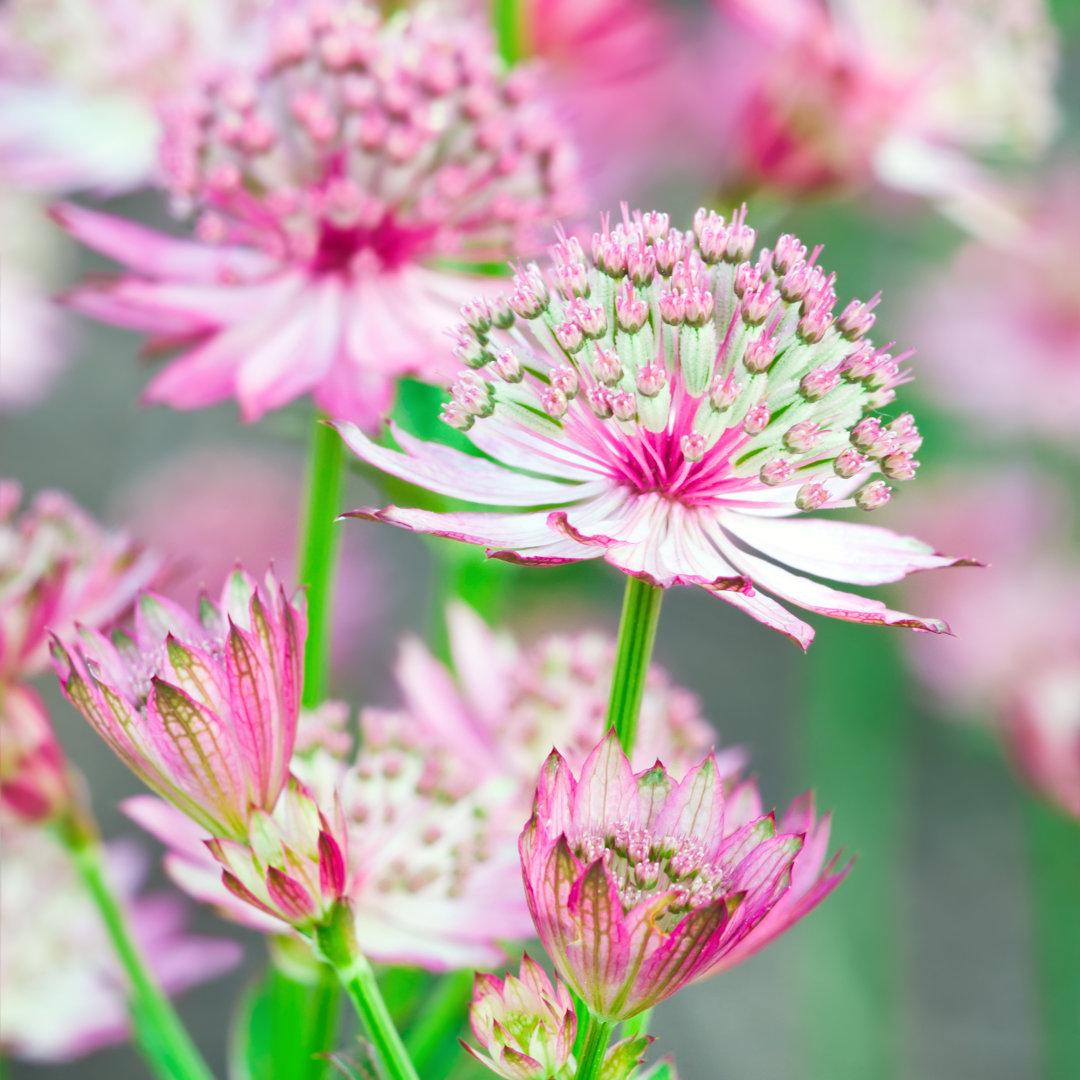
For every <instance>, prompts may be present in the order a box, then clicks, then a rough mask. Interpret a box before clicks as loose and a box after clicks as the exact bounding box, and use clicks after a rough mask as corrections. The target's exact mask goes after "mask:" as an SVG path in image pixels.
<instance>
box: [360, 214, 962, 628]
mask: <svg viewBox="0 0 1080 1080" xmlns="http://www.w3.org/2000/svg"><path fill="white" fill-rule="evenodd" d="M755 239H756V233H755V232H754V230H753V229H751V228H749V227H748V226H747V225H745V223H744V221H743V215H742V214H740V215H738V216H737V217H736V218H735V219H734V220H733V221H732V222H731V223H725V222H724V220H723V219H722V218H720V217H719V216H717V215H716V214H710V213H708V212H706V211H705V210H701V211H699V212H698V213H697V214H696V215H695V217H694V227H693V230H692V231H690V230H688V231H686V232H681V231H679V230H677V229H672V228H670V226H669V221H668V217H667V215H666V214H658V213H647V214H644V215H641V214H636V215H634V216H633V217H631V216H630V215H629V213H624V221H623V222H622V223H621V224H618V225H616V226H615V227H614V228H608V227H606V226H605V228H604V229H603V231H602V232H599V233H597V234H595V235H594V237H593V242H592V256H591V258H590V257H587V256H586V255H585V253H584V252H583V251H582V248H581V245H580V244H578V243H577V241H576V240H574V239H563V240H562V241H561V242H560V243H559V244H558V245H556V247H555V248H554V249H553V254H554V266H553V267H552V268H550V269H549V270H548V271H547V272H546V273H542V272H541V270H540V269H539V268H538V267H537V266H536V265H535V264H530V265H529V266H528V267H524V268H522V269H521V270H520V271H519V273H518V274H517V276H516V277H515V279H514V289H513V291H512V292H511V293H510V295H509V297H508V298H507V299H506V300H503V301H500V302H498V303H496V304H494V305H492V306H491V307H488V306H487V305H484V304H481V303H477V304H476V305H474V306H473V307H471V308H470V309H468V310H467V311H466V317H467V323H466V324H463V325H462V326H461V327H460V329H459V331H458V339H459V340H458V346H457V349H456V352H457V355H458V357H459V358H460V359H461V360H462V361H463V362H464V363H465V364H466V365H468V367H469V369H470V370H466V371H463V372H462V373H461V375H460V376H459V378H458V381H457V382H456V383H455V385H454V389H453V398H452V400H451V401H450V403H449V404H448V405H447V406H446V409H445V411H444V414H443V418H444V419H445V420H446V421H447V422H448V423H450V424H451V425H452V426H454V427H456V428H459V429H460V430H462V431H464V432H467V433H468V438H469V439H470V440H471V441H472V443H473V444H474V445H475V446H476V447H477V448H478V449H479V450H481V451H483V452H484V453H485V454H486V455H488V458H490V459H493V460H488V459H487V458H480V457H476V456H470V455H466V454H464V453H462V452H460V451H457V450H453V449H451V448H449V447H447V446H445V445H441V444H437V443H425V442H420V441H419V440H417V439H414V438H412V437H411V436H409V435H407V434H406V433H404V432H402V431H398V430H397V429H395V435H396V438H397V439H398V442H399V443H400V444H401V446H402V448H403V450H404V453H398V452H395V451H393V450H389V449H386V448H384V447H381V446H378V445H376V444H375V443H374V442H372V441H371V440H370V439H368V438H367V437H366V436H365V435H364V433H363V432H361V431H360V430H359V429H358V428H357V427H356V426H355V425H350V424H342V425H340V427H339V430H341V432H342V435H343V437H344V438H345V440H346V442H347V443H348V445H349V446H350V447H351V448H352V449H353V450H354V451H355V452H356V453H357V454H358V455H359V456H360V457H361V458H363V459H364V460H365V461H367V462H368V463H369V464H371V465H374V466H376V467H377V468H380V469H383V470H384V471H386V472H388V473H390V474H392V475H394V476H397V477H399V478H400V479H403V480H407V481H408V482H410V483H413V484H417V485H419V486H421V487H425V488H428V489H430V490H433V491H436V492H439V493H440V494H442V495H448V496H450V497H452V498H458V499H463V500H466V501H469V502H473V503H479V504H484V505H489V506H490V505H495V506H501V507H507V508H510V509H509V511H508V512H505V511H500V512H488V511H484V512H468V513H466V512H462V513H457V512H455V513H433V512H430V511H426V510H413V509H401V508H398V507H393V506H392V507H389V508H387V509H384V510H372V509H362V510H358V511H356V512H355V515H356V516H359V517H369V518H373V519H375V520H378V521H386V522H389V523H391V524H394V525H398V526H401V527H403V528H407V529H414V530H417V531H420V532H430V533H435V534H438V535H444V536H449V537H451V538H453V539H456V540H461V541H464V542H466V543H473V544H480V545H483V546H484V547H486V548H487V549H488V553H489V554H490V555H492V556H495V557H498V558H503V559H507V560H510V561H515V562H522V563H537V564H552V563H564V562H572V561H576V560H579V559H595V558H604V559H606V560H607V561H608V562H610V563H612V564H613V565H615V566H616V567H618V568H619V569H621V570H623V571H625V572H626V573H629V574H633V575H635V576H637V577H641V578H643V579H645V580H647V581H649V582H651V583H653V584H656V585H661V586H664V587H667V586H671V585H680V584H681V585H690V584H694V585H702V586H704V587H705V588H707V589H708V590H709V591H710V592H712V593H713V594H714V595H715V596H718V597H720V598H721V599H722V600H725V601H726V602H728V603H730V604H732V605H734V606H735V607H738V608H740V609H742V610H743V611H746V612H748V613H749V614H750V615H752V616H753V617H754V618H755V619H758V620H759V621H761V622H763V623H765V624H766V625H769V626H772V627H774V628H775V629H778V630H780V631H781V632H783V633H785V634H787V635H788V636H789V637H791V638H792V639H793V640H795V641H797V642H798V643H799V644H800V645H801V646H802V647H803V648H805V647H806V646H807V645H808V644H809V643H810V641H811V640H812V638H813V630H812V629H811V627H810V626H808V625H807V624H806V623H805V622H803V621H802V620H801V619H797V618H795V617H794V616H793V615H792V614H791V613H790V612H789V611H788V610H787V609H786V608H784V607H782V606H781V605H780V604H778V603H776V602H775V601H774V600H772V599H770V598H768V597H766V596H765V595H764V594H763V593H762V592H761V591H759V590H760V589H764V590H767V591H769V592H772V593H774V594H775V595H777V596H778V597H780V598H781V599H782V600H787V601H789V602H791V603H793V604H796V605H798V606H800V607H804V608H808V609H810V610H812V611H816V612H819V613H821V614H825V615H830V616H833V617H837V618H842V619H849V620H852V621H856V622H865V623H884V624H887V625H898V626H909V627H913V628H915V629H919V630H929V631H933V632H935V633H942V632H945V631H946V630H947V627H946V626H945V624H944V623H943V622H941V621H940V620H938V619H923V618H920V617H917V616H913V615H908V614H906V613H904V612H899V611H891V610H889V609H888V608H887V607H886V606H885V605H884V604H882V603H881V602H880V601H878V600H869V599H866V598H864V597H861V596H857V595H854V594H852V593H846V592H839V591H837V590H835V589H831V588H828V587H827V586H824V585H820V584H818V583H817V582H815V581H812V580H810V579H809V578H807V577H803V576H801V575H800V574H799V573H791V572H790V571H789V570H787V569H784V566H783V565H778V564H786V565H787V566H789V567H791V568H792V569H794V570H795V571H801V572H803V573H807V574H814V575H817V576H821V577H829V578H833V579H834V580H838V581H843V582H849V583H851V584H861V585H876V584H882V583H885V582H891V581H898V580H899V579H901V578H902V577H904V576H905V575H907V574H910V573H911V572H913V571H915V570H925V569H930V568H933V567H942V566H951V565H955V564H956V563H958V562H961V561H963V560H957V559H952V558H949V557H945V556H941V555H936V554H935V553H934V552H933V550H932V549H931V548H930V547H928V546H927V545H925V544H923V543H921V542H920V541H918V540H916V539H914V538H912V537H904V536H898V535H896V534H895V533H892V532H889V531H887V530H885V529H879V528H875V527H873V526H866V525H853V524H848V523H845V522H829V521H821V520H790V518H791V517H792V516H793V515H799V514H800V513H801V512H803V511H810V510H818V509H822V508H829V509H838V508H842V507H849V506H853V505H854V506H859V507H861V508H862V509H864V510H870V509H875V508H876V507H879V506H881V505H884V503H886V502H887V501H888V499H889V492H890V489H889V487H888V486H887V484H886V479H887V480H895V481H900V480H906V479H910V478H911V477H912V476H913V475H914V473H915V470H916V468H917V466H918V462H917V461H916V460H915V457H914V455H915V453H916V452H917V450H918V448H919V446H920V445H921V442H922V439H921V437H920V436H919V433H918V431H917V429H916V427H915V423H914V420H913V418H912V417H911V415H910V414H908V413H904V414H902V415H900V416H898V417H897V418H896V419H894V420H892V421H891V422H889V423H883V422H882V421H881V420H880V419H879V418H878V417H877V416H874V415H873V411H874V410H876V409H880V408H882V407H884V406H887V405H889V404H890V403H891V402H892V401H893V399H894V398H895V387H897V386H898V385H900V384H901V383H903V382H906V381H908V379H909V377H910V376H909V373H908V372H907V370H906V369H905V368H904V367H903V361H904V360H905V359H906V358H907V356H908V355H909V354H908V353H904V354H901V355H900V356H898V357H893V356H892V355H891V354H890V353H889V352H887V351H886V349H876V348H875V347H874V346H873V344H872V343H871V342H870V341H869V339H868V338H867V337H866V334H867V332H868V331H869V329H870V328H871V326H872V325H873V322H874V315H873V313H872V308H873V307H874V306H875V305H876V302H877V301H876V298H874V299H873V300H871V301H869V302H868V303H861V302H859V301H854V300H853V301H852V302H851V303H850V304H848V305H847V306H846V307H845V308H844V310H843V311H842V312H841V313H840V314H839V315H836V314H834V310H833V309H834V306H835V303H836V294H835V292H834V290H833V275H826V274H825V272H824V271H823V270H822V269H821V267H820V266H818V265H817V256H818V250H815V251H813V252H812V253H808V252H807V250H806V248H805V247H804V246H803V245H802V244H801V243H800V242H799V241H798V240H797V239H796V238H795V237H793V236H790V235H785V236H781V237H780V239H779V240H778V241H777V244H776V249H775V251H770V250H769V249H764V250H762V252H761V253H760V256H759V258H758V261H757V263H756V264H753V263H750V262H748V261H746V260H747V259H748V258H749V256H750V254H751V252H752V250H753V247H754V242H755ZM502 327H507V328H508V331H509V332H504V331H503V330H502V329H501V328H502ZM522 470H527V472H525V471H522ZM538 508H540V509H538ZM754 551H756V552H757V554H754V553H753V552H754Z"/></svg>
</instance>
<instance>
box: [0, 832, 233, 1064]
mask: <svg viewBox="0 0 1080 1080" xmlns="http://www.w3.org/2000/svg"><path fill="white" fill-rule="evenodd" d="M108 862H109V866H108V869H109V877H110V879H111V881H112V884H113V886H114V888H115V889H116V891H117V893H118V894H119V895H120V897H121V900H122V902H123V904H124V906H125V908H126V909H127V912H128V916H129V919H130V923H129V925H130V926H131V928H132V930H133V931H134V934H135V937H136V939H137V940H138V942H139V944H140V945H141V946H142V949H143V952H144V953H145V955H146V956H147V957H148V958H149V960H150V963H151V966H152V967H153V968H154V970H155V973H156V974H157V976H158V978H159V979H160V980H161V981H162V983H163V985H164V986H165V987H166V988H167V989H168V990H169V991H170V992H174V993H175V992H179V991H181V990H184V989H186V988H187V987H190V986H193V985H195V984H197V983H200V982H203V981H205V980H207V979H211V978H214V977H215V976H216V975H219V974H221V973H222V972H223V971H227V970H228V969H229V968H232V967H235V965H236V964H237V963H238V961H239V959H240V948H239V946H238V945H236V944H235V943H233V942H231V941H224V940H215V939H210V938H203V937H194V936H191V935H189V934H188V933H186V932H185V929H184V924H185V921H186V920H185V913H184V909H183V907H182V905H181V903H180V901H179V899H178V898H177V897H174V896H169V895H166V894H162V893H157V894H151V895H145V896H139V895H138V888H139V885H140V883H141V881H142V878H143V876H144V875H143V860H142V858H141V857H140V855H139V853H138V852H137V851H136V850H134V849H133V848H131V847H128V846H126V845H123V844H112V845H110V847H109V852H108ZM0 874H2V876H3V882H4V887H3V889H2V890H0V926H2V929H3V939H4V948H3V949H2V950H0V997H2V999H3V1002H4V1007H3V1009H2V1010H0V1047H3V1050H4V1053H5V1054H10V1055H11V1056H12V1057H15V1058H21V1059H24V1060H28V1061H35V1062H62V1061H70V1060H71V1059H73V1058H77V1057H80V1056H82V1055H83V1054H88V1053H90V1052H91V1051H92V1050H96V1049H97V1048H99V1047H101V1046H104V1045H107V1044H108V1043H111V1042H118V1041H121V1040H123V1039H126V1038H127V1037H128V1013H127V1003H126V1000H125V999H126V996H127V995H126V991H125V986H124V975H123V972H122V970H121V968H120V965H119V962H118V961H117V960H116V957H115V954H114V951H113V947H112V943H111V942H110V941H109V939H108V936H107V934H106V931H105V928H104V926H102V925H101V921H100V916H99V915H98V912H97V909H96V908H95V906H94V904H93V902H92V901H91V899H90V897H89V896H87V895H86V893H85V892H84V891H83V887H82V885H81V884H80V882H79V881H78V879H77V878H76V877H75V872H74V870H73V869H72V866H71V862H70V860H69V858H68V856H67V853H66V852H65V851H64V850H63V849H62V848H61V847H60V845H59V843H58V842H57V841H56V840H55V839H54V838H53V836H52V834H51V833H50V832H48V831H47V830H45V829H40V828H34V827H28V826H25V825H20V824H19V823H17V822H15V821H12V820H11V819H10V818H9V817H8V816H6V815H5V816H2V817H0Z"/></svg>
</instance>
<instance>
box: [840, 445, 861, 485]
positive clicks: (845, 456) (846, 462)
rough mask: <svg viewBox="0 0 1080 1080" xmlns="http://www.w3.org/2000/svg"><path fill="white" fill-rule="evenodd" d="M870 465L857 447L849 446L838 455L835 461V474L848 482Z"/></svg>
mask: <svg viewBox="0 0 1080 1080" xmlns="http://www.w3.org/2000/svg"><path fill="white" fill-rule="evenodd" d="M869 464H870V461H869V459H868V458H866V457H864V456H863V455H862V454H860V453H859V451H858V450H856V449H855V447H853V446H849V447H848V448H847V449H846V450H842V451H841V452H840V453H839V454H837V455H836V459H835V460H834V461H833V472H834V473H836V475H837V476H842V477H843V478H844V479H845V480H847V479H849V478H850V477H852V476H857V475H858V474H859V473H861V472H862V471H863V470H864V469H865V468H866V467H867V465H869Z"/></svg>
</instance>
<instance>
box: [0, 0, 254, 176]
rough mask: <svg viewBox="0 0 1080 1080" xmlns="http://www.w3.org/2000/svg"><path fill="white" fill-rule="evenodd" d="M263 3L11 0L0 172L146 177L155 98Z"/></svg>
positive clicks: (1, 96) (223, 44) (2, 27)
mask: <svg viewBox="0 0 1080 1080" xmlns="http://www.w3.org/2000/svg"><path fill="white" fill-rule="evenodd" d="M262 6H265V5H264V3H263V0H7V2H6V3H5V4H4V5H3V7H2V8H0V180H3V181H4V182H6V183H13V184H16V185H18V186H20V187H26V188H31V189H34V190H39V191H65V190H72V189H81V188H93V189H97V190H101V191H120V190H124V189H128V188H133V187H138V186H139V185H141V184H144V183H146V182H148V181H149V180H150V179H151V178H152V176H153V173H154V158H155V153H156V148H157V142H158V138H159V135H160V126H159V121H158V117H157V109H158V106H159V105H160V103H161V102H162V101H163V100H164V99H167V98H168V97H169V95H170V94H173V93H176V92H177V91H178V90H179V89H181V88H182V87H184V86H185V85H186V84H187V82H188V81H189V80H190V79H192V78H193V77H194V76H195V75H196V74H197V73H198V72H199V71H200V70H202V69H203V68H204V67H205V66H206V65H207V64H208V63H209V62H212V61H214V60H216V59H218V58H219V57H220V56H221V55H222V54H223V53H224V52H225V51H226V50H230V49H231V50H233V51H235V50H236V49H237V48H238V38H241V39H242V37H243V35H242V34H239V33H238V31H240V30H241V29H243V28H246V27H249V26H250V21H251V20H252V19H253V18H254V16H255V15H256V14H257V12H258V11H259V9H260V7H262Z"/></svg>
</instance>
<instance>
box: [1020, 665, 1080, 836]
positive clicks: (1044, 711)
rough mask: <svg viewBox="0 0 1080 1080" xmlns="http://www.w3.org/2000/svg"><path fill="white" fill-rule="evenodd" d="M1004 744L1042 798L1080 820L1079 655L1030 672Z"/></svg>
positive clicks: (1021, 687) (1023, 683) (1023, 684)
mask: <svg viewBox="0 0 1080 1080" xmlns="http://www.w3.org/2000/svg"><path fill="white" fill-rule="evenodd" d="M1004 733H1005V739H1006V745H1007V746H1008V748H1009V749H1010V750H1011V752H1012V757H1013V760H1014V761H1015V762H1016V764H1017V765H1018V767H1019V769H1020V771H1021V773H1023V775H1024V777H1025V778H1026V779H1027V781H1028V782H1029V783H1030V784H1031V785H1032V786H1033V787H1034V788H1035V790H1036V791H1037V792H1039V793H1040V794H1041V795H1042V796H1043V797H1044V798H1046V799H1049V800H1050V801H1051V802H1053V803H1056V804H1057V805H1058V806H1060V807H1061V808H1062V809H1063V810H1065V811H1066V812H1067V813H1069V814H1072V816H1073V817H1076V818H1080V663H1078V662H1077V654H1076V653H1075V652H1072V653H1070V654H1069V655H1067V656H1064V657H1057V658H1054V660H1049V661H1047V662H1045V663H1044V664H1042V665H1041V666H1040V667H1038V668H1036V669H1034V670H1032V671H1030V672H1029V673H1028V675H1027V677H1026V678H1025V679H1023V681H1022V682H1021V683H1020V685H1019V686H1018V687H1017V689H1016V693H1015V695H1014V697H1013V700H1012V701H1011V702H1010V704H1009V707H1008V708H1007V709H1006V711H1005V718H1004Z"/></svg>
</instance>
